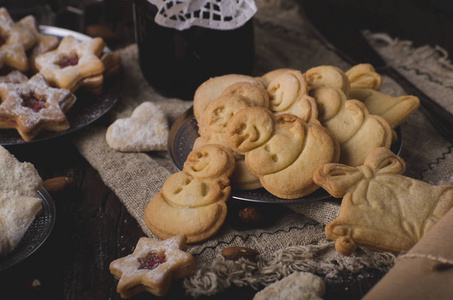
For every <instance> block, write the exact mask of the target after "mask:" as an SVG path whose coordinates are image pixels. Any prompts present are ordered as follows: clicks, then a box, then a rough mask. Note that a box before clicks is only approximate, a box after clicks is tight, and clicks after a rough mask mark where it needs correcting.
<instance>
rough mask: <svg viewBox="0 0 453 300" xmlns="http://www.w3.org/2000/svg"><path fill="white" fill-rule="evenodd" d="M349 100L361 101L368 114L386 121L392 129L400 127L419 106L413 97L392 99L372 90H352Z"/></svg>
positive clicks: (417, 100) (418, 101)
mask: <svg viewBox="0 0 453 300" xmlns="http://www.w3.org/2000/svg"><path fill="white" fill-rule="evenodd" d="M349 98H350V99H357V100H359V101H362V102H363V103H364V104H365V106H366V107H367V109H368V110H369V111H370V113H372V114H374V115H379V116H381V117H383V118H384V119H386V120H387V122H388V123H389V124H390V126H391V127H392V128H396V127H398V126H399V125H401V123H403V122H404V121H405V120H406V119H407V118H408V117H409V116H410V115H411V114H412V113H413V112H414V111H416V110H417V109H418V107H419V106H420V99H418V98H417V97H415V96H409V95H405V96H399V97H392V96H389V95H386V94H384V93H381V92H378V91H375V90H373V89H358V88H356V89H353V90H351V92H350V93H349Z"/></svg>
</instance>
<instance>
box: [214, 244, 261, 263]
mask: <svg viewBox="0 0 453 300" xmlns="http://www.w3.org/2000/svg"><path fill="white" fill-rule="evenodd" d="M258 255H259V252H258V251H256V250H255V249H252V248H247V247H228V248H225V249H223V251H222V256H223V257H225V259H227V260H234V261H236V260H238V259H239V258H246V259H250V260H253V259H255V258H256V257H257V256H258Z"/></svg>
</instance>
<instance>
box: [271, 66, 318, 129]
mask: <svg viewBox="0 0 453 300" xmlns="http://www.w3.org/2000/svg"><path fill="white" fill-rule="evenodd" d="M267 91H268V93H269V95H270V104H269V109H270V110H271V111H272V112H273V113H274V114H276V115H279V114H284V113H286V114H293V115H296V116H298V117H299V118H301V119H302V120H304V121H305V122H309V121H311V120H316V119H317V117H318V109H317V106H316V101H315V99H313V98H312V97H310V96H309V95H308V84H307V82H306V81H305V77H304V76H303V74H302V73H301V72H300V71H296V70H290V71H286V72H283V73H282V74H280V75H279V76H277V77H275V78H274V79H273V80H272V81H271V82H270V83H269V85H268V87H267Z"/></svg>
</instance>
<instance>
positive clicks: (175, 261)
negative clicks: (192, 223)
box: [109, 235, 195, 299]
mask: <svg viewBox="0 0 453 300" xmlns="http://www.w3.org/2000/svg"><path fill="white" fill-rule="evenodd" d="M185 243H186V237H185V236H184V235H178V236H174V237H172V238H169V239H166V240H164V241H155V240H153V239H150V238H146V237H142V238H140V239H139V240H138V242H137V246H136V247H135V250H134V252H133V253H132V254H130V255H128V256H125V257H122V258H119V259H117V260H114V261H112V262H111V263H110V266H109V269H110V272H111V273H112V274H113V276H115V278H116V279H119V281H118V286H117V291H118V293H120V295H121V298H123V299H125V298H130V297H132V296H134V295H137V294H139V293H141V292H144V291H147V292H149V293H152V294H154V295H156V296H164V295H165V294H167V292H168V290H169V288H170V285H171V282H172V280H173V279H179V278H183V277H186V276H189V275H190V274H192V273H193V271H194V268H195V259H194V258H193V256H192V255H191V254H189V253H187V252H185V251H184V250H185V249H186V245H185Z"/></svg>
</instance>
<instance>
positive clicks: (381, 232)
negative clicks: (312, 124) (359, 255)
mask: <svg viewBox="0 0 453 300" xmlns="http://www.w3.org/2000/svg"><path fill="white" fill-rule="evenodd" d="M404 170H405V163H404V161H403V160H402V159H401V158H400V157H398V156H396V155H395V154H394V153H393V152H391V151H390V150H389V149H387V148H378V149H376V150H374V151H373V152H371V153H370V154H369V155H368V157H367V158H366V160H365V162H364V163H363V165H360V166H357V167H350V166H346V165H343V164H326V165H324V166H322V167H320V168H319V169H318V170H317V171H316V172H315V173H314V176H313V178H314V181H315V182H316V183H317V184H319V185H320V186H321V187H323V188H324V189H325V190H327V191H328V192H329V193H330V194H331V195H332V196H334V197H343V200H342V202H341V207H340V213H339V215H338V217H337V218H336V219H335V220H334V221H332V222H330V223H329V224H327V226H326V229H325V232H326V236H327V237H328V238H330V239H332V240H334V241H335V247H336V249H337V251H338V252H339V253H341V254H343V255H351V254H352V253H353V252H354V251H355V249H356V247H357V246H363V247H367V248H371V249H377V250H384V251H390V252H393V253H401V252H406V251H408V250H409V249H410V248H411V247H412V246H413V245H414V244H415V243H417V241H419V240H420V238H422V237H423V235H424V234H425V233H426V232H427V231H428V230H429V229H430V228H431V227H432V226H433V225H434V224H435V223H436V222H437V221H438V220H439V219H440V218H441V217H442V216H443V215H444V214H445V213H446V212H447V211H448V210H449V209H451V207H453V185H442V186H434V185H431V184H428V183H425V182H423V181H419V180H416V179H413V178H409V177H406V176H403V175H401V174H403V172H404Z"/></svg>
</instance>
